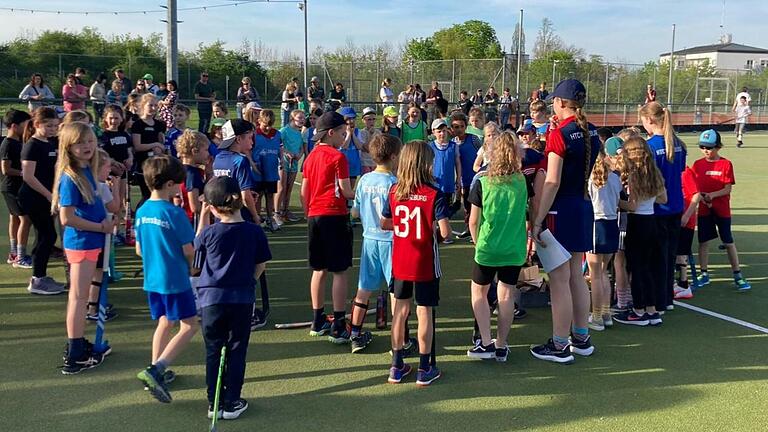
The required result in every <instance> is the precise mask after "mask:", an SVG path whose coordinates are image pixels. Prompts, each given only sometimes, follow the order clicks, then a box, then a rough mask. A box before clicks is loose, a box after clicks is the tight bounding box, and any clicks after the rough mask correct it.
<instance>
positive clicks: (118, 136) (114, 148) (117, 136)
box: [100, 130, 133, 163]
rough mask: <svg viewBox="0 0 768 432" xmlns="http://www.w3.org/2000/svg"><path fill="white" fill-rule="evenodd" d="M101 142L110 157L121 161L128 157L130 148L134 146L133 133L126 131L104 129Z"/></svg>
mask: <svg viewBox="0 0 768 432" xmlns="http://www.w3.org/2000/svg"><path fill="white" fill-rule="evenodd" d="M100 144H101V148H103V149H104V151H106V152H107V154H109V157H111V158H112V159H114V160H115V161H116V162H120V163H123V162H124V161H125V160H126V159H128V149H129V148H131V147H133V141H132V138H131V135H130V134H129V133H128V132H125V131H108V130H105V131H103V132H102V134H101V142H100Z"/></svg>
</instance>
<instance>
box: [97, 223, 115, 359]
mask: <svg viewBox="0 0 768 432" xmlns="http://www.w3.org/2000/svg"><path fill="white" fill-rule="evenodd" d="M107 217H112V215H111V214H109V213H108V214H107ZM111 246H112V235H111V234H106V235H105V236H104V252H103V254H104V257H103V261H102V272H103V273H102V276H101V287H99V318H98V321H97V322H96V339H95V340H94V343H93V350H94V351H95V352H96V353H98V354H101V353H104V352H106V351H107V349H108V347H109V344H108V343H107V341H106V340H105V339H104V323H105V322H106V319H107V286H109V254H110V253H111V250H112V249H111Z"/></svg>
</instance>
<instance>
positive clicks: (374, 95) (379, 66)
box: [371, 60, 395, 109]
mask: <svg viewBox="0 0 768 432" xmlns="http://www.w3.org/2000/svg"><path fill="white" fill-rule="evenodd" d="M380 68H381V60H376V83H381V76H380V72H379V69H380ZM373 89H374V90H373V91H374V93H373V101H371V102H374V105H373V106H374V107H376V108H378V107H379V105H378V104H376V94H377V93H375V92H376V86H375V85H374V87H373ZM391 90H392V93H393V94H394V92H395V90H394V89H391ZM383 106H384V105H382V107H383ZM382 109H383V108H382Z"/></svg>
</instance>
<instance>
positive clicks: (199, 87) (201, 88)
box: [195, 81, 215, 108]
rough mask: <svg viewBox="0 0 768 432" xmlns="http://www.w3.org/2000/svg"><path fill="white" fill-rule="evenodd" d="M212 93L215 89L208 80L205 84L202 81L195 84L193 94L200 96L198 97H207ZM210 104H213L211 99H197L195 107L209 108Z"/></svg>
mask: <svg viewBox="0 0 768 432" xmlns="http://www.w3.org/2000/svg"><path fill="white" fill-rule="evenodd" d="M214 93H215V90H214V89H213V84H211V82H210V81H208V82H207V83H205V84H203V82H202V81H198V82H197V83H196V84H195V94H196V95H198V96H200V97H204V98H209V97H211V96H213V94H214ZM212 106H213V102H211V101H206V100H199V101H197V107H198V108H201V107H202V108H211V107H212Z"/></svg>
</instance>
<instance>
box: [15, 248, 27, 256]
mask: <svg viewBox="0 0 768 432" xmlns="http://www.w3.org/2000/svg"><path fill="white" fill-rule="evenodd" d="M16 255H18V256H19V257H22V258H23V257H25V256H27V247H26V246H24V245H17V246H16Z"/></svg>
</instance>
